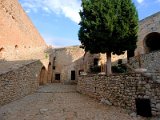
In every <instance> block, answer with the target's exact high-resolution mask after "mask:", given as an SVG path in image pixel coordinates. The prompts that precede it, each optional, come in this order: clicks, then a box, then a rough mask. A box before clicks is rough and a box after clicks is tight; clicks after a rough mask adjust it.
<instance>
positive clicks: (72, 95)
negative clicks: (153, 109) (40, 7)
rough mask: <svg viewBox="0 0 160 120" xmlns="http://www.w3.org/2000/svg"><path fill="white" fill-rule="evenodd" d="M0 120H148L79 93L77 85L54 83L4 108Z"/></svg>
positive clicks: (0, 113) (0, 109) (1, 109)
mask: <svg viewBox="0 0 160 120" xmlns="http://www.w3.org/2000/svg"><path fill="white" fill-rule="evenodd" d="M0 120H144V119H143V118H140V117H138V118H137V117H131V116H129V115H128V114H127V111H126V110H123V109H120V108H116V107H113V106H107V105H103V104H101V103H99V102H98V101H96V100H94V99H92V98H89V97H88V96H85V95H82V94H79V93H77V92H76V86H74V85H61V84H51V85H46V86H43V87H41V88H40V89H39V90H38V91H37V92H36V93H34V94H32V95H28V96H26V97H24V98H22V99H20V100H17V101H15V102H12V103H10V104H7V105H5V106H3V107H1V108H0Z"/></svg>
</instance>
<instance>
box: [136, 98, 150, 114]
mask: <svg viewBox="0 0 160 120" xmlns="http://www.w3.org/2000/svg"><path fill="white" fill-rule="evenodd" d="M136 111H137V115H140V116H143V117H152V113H151V102H150V100H149V99H141V98H137V99H136Z"/></svg>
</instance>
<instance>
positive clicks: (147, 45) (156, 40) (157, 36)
mask: <svg viewBox="0 0 160 120" xmlns="http://www.w3.org/2000/svg"><path fill="white" fill-rule="evenodd" d="M144 49H145V53H150V52H152V51H157V50H160V33H158V32H152V33H149V34H148V35H147V36H146V37H145V39H144Z"/></svg>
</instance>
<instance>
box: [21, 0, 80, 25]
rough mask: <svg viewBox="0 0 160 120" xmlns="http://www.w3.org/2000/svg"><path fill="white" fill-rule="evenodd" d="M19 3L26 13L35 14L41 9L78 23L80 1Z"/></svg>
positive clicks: (49, 0)
mask: <svg viewBox="0 0 160 120" xmlns="http://www.w3.org/2000/svg"><path fill="white" fill-rule="evenodd" d="M21 3H22V6H23V7H24V8H25V10H26V11H27V12H28V11H30V12H31V11H33V12H37V11H38V10H39V9H41V10H43V11H45V12H46V13H51V12H53V13H55V14H60V15H64V16H65V17H67V18H69V19H70V20H72V21H73V22H76V23H79V22H80V16H79V10H80V9H81V2H80V0H42V1H41V0H21Z"/></svg>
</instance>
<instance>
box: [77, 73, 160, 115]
mask: <svg viewBox="0 0 160 120" xmlns="http://www.w3.org/2000/svg"><path fill="white" fill-rule="evenodd" d="M157 77H158V78H159V79H160V76H157ZM77 90H78V91H79V92H80V93H83V94H87V95H89V96H91V97H94V98H96V99H98V100H102V99H104V100H107V101H109V102H111V103H112V104H113V105H115V106H120V107H123V108H125V109H130V110H133V111H136V103H135V99H136V98H145V99H150V100H151V108H152V110H151V111H152V114H153V115H160V83H158V82H156V81H153V80H151V79H149V78H147V77H144V76H142V75H141V74H136V73H131V74H119V75H113V76H110V77H107V76H98V75H88V76H80V77H79V80H78V85H77Z"/></svg>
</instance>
